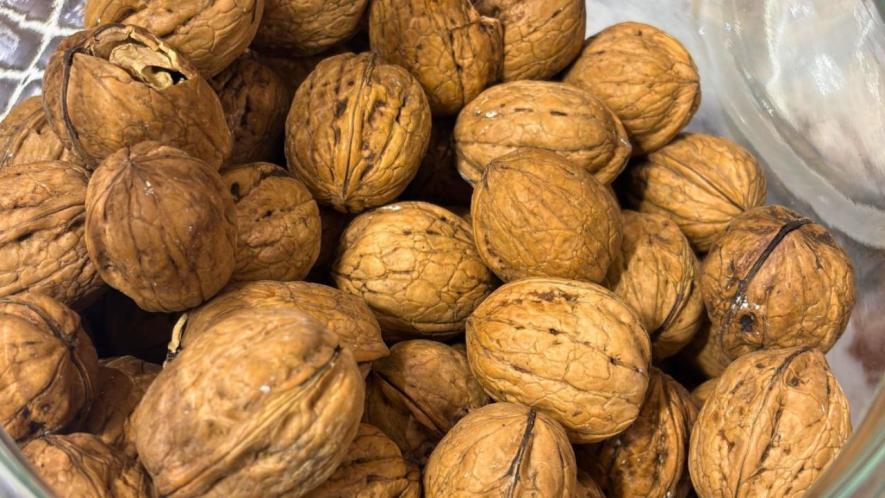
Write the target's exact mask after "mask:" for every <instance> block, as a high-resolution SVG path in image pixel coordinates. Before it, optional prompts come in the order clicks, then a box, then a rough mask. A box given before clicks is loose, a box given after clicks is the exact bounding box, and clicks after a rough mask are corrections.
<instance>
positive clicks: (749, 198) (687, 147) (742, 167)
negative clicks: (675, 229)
mask: <svg viewBox="0 0 885 498" xmlns="http://www.w3.org/2000/svg"><path fill="white" fill-rule="evenodd" d="M625 176H626V177H627V178H626V181H625V191H624V193H625V197H626V200H627V204H628V205H629V206H630V207H632V208H634V209H638V210H639V211H642V212H647V213H657V214H664V215H668V216H670V217H671V218H672V219H673V221H675V222H676V224H677V225H679V228H681V229H682V231H683V232H684V233H685V236H686V237H688V240H689V241H690V242H691V243H692V245H693V246H694V247H695V248H696V249H697V250H698V251H701V252H707V251H708V250H709V249H710V247H711V246H712V245H713V242H714V241H715V240H716V237H718V236H719V235H720V234H721V233H722V232H723V231H724V230H725V227H726V225H728V223H729V222H730V221H731V220H733V219H734V218H735V217H736V216H738V215H740V214H741V213H743V212H745V211H746V210H748V209H752V208H754V207H757V206H761V205H762V204H763V203H764V202H765V193H766V186H765V175H764V174H763V173H762V170H761V169H760V167H759V164H758V163H757V162H756V158H755V157H753V155H752V154H750V153H749V152H748V151H747V150H746V149H744V148H743V147H741V146H739V145H737V144H736V143H734V142H732V141H730V140H728V139H725V138H720V137H714V136H710V135H702V134H699V133H686V134H683V135H680V136H679V137H678V138H677V139H676V140H674V141H673V142H672V143H671V144H669V145H667V146H666V147H664V148H662V149H661V150H659V151H657V152H655V153H653V154H650V155H649V156H648V157H647V158H646V159H645V160H644V161H643V162H641V163H639V164H637V165H636V166H634V167H631V168H630V171H629V173H628V174H626V175H625Z"/></svg>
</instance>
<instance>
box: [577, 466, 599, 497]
mask: <svg viewBox="0 0 885 498" xmlns="http://www.w3.org/2000/svg"><path fill="white" fill-rule="evenodd" d="M575 498H605V495H604V494H603V493H602V490H601V489H599V485H598V484H596V481H594V480H593V478H592V477H590V474H588V473H586V472H584V471H583V470H581V469H578V486H577V488H576V491H575Z"/></svg>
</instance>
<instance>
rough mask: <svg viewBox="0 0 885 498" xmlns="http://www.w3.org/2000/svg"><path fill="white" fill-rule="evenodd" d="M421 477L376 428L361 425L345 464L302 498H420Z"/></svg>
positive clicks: (413, 466) (393, 444) (412, 465)
mask: <svg viewBox="0 0 885 498" xmlns="http://www.w3.org/2000/svg"><path fill="white" fill-rule="evenodd" d="M420 496H421V473H420V471H419V470H418V468H417V467H416V466H415V465H414V464H411V463H409V462H407V461H406V460H405V459H403V456H402V454H401V453H400V451H399V448H397V447H396V444H395V443H394V442H393V441H391V440H390V438H388V437H387V436H385V435H384V433H383V432H381V431H380V430H379V429H377V428H376V427H372V426H371V425H368V424H360V427H359V430H358V431H357V433H356V439H354V440H353V443H351V444H350V448H349V449H348V450H347V456H345V457H344V461H342V462H341V465H340V466H339V467H338V469H337V470H335V473H334V474H332V477H330V478H329V480H328V481H326V482H324V483H323V484H320V486H319V487H318V488H316V489H314V490H313V491H311V492H310V493H307V494H306V495H305V498H352V497H377V498H419V497H420Z"/></svg>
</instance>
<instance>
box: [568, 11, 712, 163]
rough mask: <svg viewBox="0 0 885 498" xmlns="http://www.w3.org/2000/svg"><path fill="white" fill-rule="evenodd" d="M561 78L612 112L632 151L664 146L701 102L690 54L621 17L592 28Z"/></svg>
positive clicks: (658, 33) (659, 33)
mask: <svg viewBox="0 0 885 498" xmlns="http://www.w3.org/2000/svg"><path fill="white" fill-rule="evenodd" d="M564 81H565V82H566V83H571V84H573V85H577V86H579V87H581V88H585V89H587V90H589V91H590V92H591V93H592V94H593V95H596V96H597V97H598V98H600V99H601V100H602V101H603V102H605V105H607V106H608V107H609V108H611V110H612V111H614V113H615V114H617V116H618V118H620V120H621V122H622V123H624V128H626V129H627V133H628V134H629V135H630V140H631V142H632V143H633V155H637V156H638V155H645V154H648V153H650V152H654V151H656V150H658V149H660V148H661V147H663V146H664V145H667V144H668V143H669V142H670V141H671V140H673V137H675V136H676V134H677V133H679V132H680V130H682V128H684V127H685V125H687V124H688V122H689V121H691V118H692V116H694V113H695V112H696V111H697V110H698V107H700V105H701V83H700V76H699V75H698V69H697V67H696V66H695V64H694V61H693V60H692V58H691V54H689V53H688V51H686V50H685V47H683V46H682V44H681V43H679V41H678V40H676V39H675V38H673V37H672V36H670V35H668V34H667V33H665V32H663V31H661V30H660V29H658V28H656V27H654V26H649V25H648V24H641V23H635V22H625V23H621V24H616V25H614V26H611V27H609V28H607V29H605V30H603V31H601V32H600V33H597V34H596V35H595V36H593V37H592V38H590V40H589V41H588V43H587V44H586V46H585V47H584V51H583V52H581V55H580V56H579V57H578V60H577V61H576V62H575V64H574V65H573V66H572V67H571V69H569V71H568V73H566V75H565V80H564Z"/></svg>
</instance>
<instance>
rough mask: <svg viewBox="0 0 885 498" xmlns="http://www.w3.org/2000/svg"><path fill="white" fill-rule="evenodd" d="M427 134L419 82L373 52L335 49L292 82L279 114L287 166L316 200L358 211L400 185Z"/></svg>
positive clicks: (389, 196)
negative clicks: (291, 95)
mask: <svg viewBox="0 0 885 498" xmlns="http://www.w3.org/2000/svg"><path fill="white" fill-rule="evenodd" d="M429 137H430V109H429V107H428V106H427V98H426V97H425V96H424V92H423V91H422V90H421V86H420V85H419V84H418V82H417V81H415V78H413V77H412V76H411V75H410V74H409V73H408V72H407V71H406V70H404V69H403V68H401V67H398V66H393V65H390V64H384V63H382V62H381V61H380V60H379V59H378V58H377V56H375V55H374V54H371V53H365V54H359V55H354V54H350V53H347V54H341V55H336V56H334V57H330V58H328V59H326V60H324V61H323V62H321V63H320V64H319V65H318V66H317V67H316V69H315V70H314V71H313V73H311V74H310V76H308V78H307V80H306V81H305V82H304V83H303V84H302V85H301V86H300V87H298V91H297V92H296V93H295V99H294V100H293V101H292V108H291V109H290V111H289V116H288V117H287V118H286V159H287V161H288V163H289V169H290V170H291V171H292V172H293V173H295V175H296V176H298V178H299V179H300V180H301V181H303V182H304V183H305V185H307V188H308V189H310V191H311V193H313V195H314V197H316V199H317V202H319V203H320V204H324V205H330V206H332V207H334V208H335V209H337V210H338V211H341V212H353V213H358V212H360V211H364V210H365V209H367V208H370V207H374V206H380V205H382V204H385V203H387V202H390V201H392V200H393V199H394V198H396V196H398V195H399V194H401V193H402V191H403V190H405V188H406V186H408V184H409V182H410V181H412V178H414V177H415V173H416V172H417V171H418V166H419V164H420V162H421V158H422V157H423V156H424V152H425V151H426V150H427V143H428V140H429Z"/></svg>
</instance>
